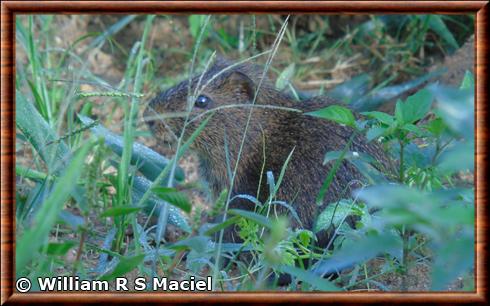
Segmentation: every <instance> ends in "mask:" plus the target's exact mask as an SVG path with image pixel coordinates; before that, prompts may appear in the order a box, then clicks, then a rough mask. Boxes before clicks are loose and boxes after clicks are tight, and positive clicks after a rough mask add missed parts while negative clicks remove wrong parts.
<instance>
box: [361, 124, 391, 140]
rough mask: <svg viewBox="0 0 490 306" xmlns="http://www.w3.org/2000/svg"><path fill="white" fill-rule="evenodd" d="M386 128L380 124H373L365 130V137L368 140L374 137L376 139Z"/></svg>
mask: <svg viewBox="0 0 490 306" xmlns="http://www.w3.org/2000/svg"><path fill="white" fill-rule="evenodd" d="M386 130H387V128H384V127H380V126H373V127H371V128H369V129H368V130H367V132H366V139H367V140H368V141H372V140H374V139H377V138H378V137H380V136H382V135H383V134H384V133H385V132H386Z"/></svg>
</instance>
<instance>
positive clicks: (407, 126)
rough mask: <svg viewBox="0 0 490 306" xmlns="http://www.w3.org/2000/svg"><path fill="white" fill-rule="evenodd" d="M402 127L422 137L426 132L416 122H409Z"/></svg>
mask: <svg viewBox="0 0 490 306" xmlns="http://www.w3.org/2000/svg"><path fill="white" fill-rule="evenodd" d="M402 129H403V130H405V131H408V132H410V133H413V134H415V135H416V136H417V137H421V136H423V135H424V132H423V131H422V130H421V129H420V128H419V127H418V126H416V125H415V124H411V123H407V124H405V125H403V126H402Z"/></svg>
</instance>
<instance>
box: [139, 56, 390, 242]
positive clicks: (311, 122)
mask: <svg viewBox="0 0 490 306" xmlns="http://www.w3.org/2000/svg"><path fill="white" fill-rule="evenodd" d="M232 64H233V62H231V61H228V60H226V59H223V58H218V59H217V60H216V61H215V63H214V65H213V66H212V67H210V68H209V69H208V70H207V71H206V72H204V74H203V75H197V76H194V77H193V78H192V79H191V81H190V82H191V92H192V91H193V90H194V89H195V88H196V86H197V84H198V83H199V82H200V84H201V86H202V85H204V84H206V83H208V82H209V81H210V80H211V79H212V78H214V79H213V80H211V81H210V82H209V85H208V86H206V88H204V89H203V90H202V92H201V93H200V94H199V95H198V96H197V98H196V100H195V101H191V102H192V104H194V105H192V110H191V112H190V115H189V118H190V119H192V118H196V116H199V115H201V114H202V113H203V112H206V111H209V110H211V109H214V108H217V107H221V106H227V105H233V104H238V105H241V106H245V105H250V104H251V103H252V101H253V99H254V94H255V90H256V89H257V86H258V84H259V80H260V79H261V77H262V75H263V69H264V68H263V67H260V66H257V65H253V64H249V63H245V64H239V65H236V66H233V67H231V68H230V66H231V65H232ZM223 69H227V70H226V71H224V72H222V73H221V74H220V75H218V76H217V74H218V73H219V72H220V71H222V70H223ZM199 80H201V81H199ZM188 84H189V81H187V80H186V81H183V82H181V83H180V84H178V85H176V86H174V87H172V88H170V89H168V90H166V91H164V92H162V93H160V94H158V95H157V96H156V97H155V98H153V99H152V100H151V101H150V102H149V104H148V106H147V107H146V109H145V111H144V116H145V118H153V120H152V119H150V120H147V121H149V126H150V129H151V130H152V131H153V133H154V135H155V136H156V138H157V140H159V141H165V140H168V138H167V137H168V130H167V129H170V130H171V132H172V133H174V134H175V135H180V132H181V129H182V127H183V124H184V120H185V119H184V118H182V117H178V118H175V117H174V118H166V119H155V118H156V117H158V116H159V115H162V114H168V113H182V112H185V110H186V105H187V96H188V93H189V89H188ZM332 104H340V103H337V102H336V101H334V100H332V99H331V98H328V97H315V98H310V99H308V100H306V101H301V102H298V101H295V99H294V98H293V97H291V96H289V95H287V94H285V93H282V92H280V91H278V90H277V89H275V87H274V85H273V84H272V83H271V82H270V81H269V80H268V79H264V81H263V82H262V84H261V86H260V89H259V91H258V94H257V98H256V101H255V105H257V106H260V105H262V106H264V105H273V106H280V107H287V108H294V109H298V110H300V111H301V112H292V111H288V110H282V109H270V108H252V115H251V119H250V123H249V126H248V133H247V138H246V140H245V143H244V147H243V153H242V155H241V159H240V162H239V164H238V168H237V172H236V178H235V182H234V185H233V190H232V196H233V195H237V194H247V195H252V196H257V194H258V195H259V196H258V199H259V200H260V201H265V200H266V199H267V197H268V190H269V189H268V186H267V185H266V182H267V179H266V172H267V171H272V172H273V174H274V177H275V179H276V181H277V178H278V176H279V173H280V171H281V169H282V167H283V165H284V163H285V162H286V159H287V157H288V155H289V154H290V153H291V152H292V150H293V149H294V152H293V153H292V157H291V159H290V161H289V164H288V166H287V169H286V172H285V175H284V178H283V181H282V184H281V186H280V188H279V190H278V193H277V197H276V198H277V199H278V200H281V201H286V202H287V203H289V204H290V205H292V206H293V207H294V209H295V210H296V212H297V215H298V216H299V219H300V222H301V224H299V222H298V221H297V220H295V219H294V218H291V217H290V216H291V215H290V214H289V211H288V209H287V208H285V207H283V206H280V205H276V206H275V207H276V209H277V212H280V213H281V214H285V215H288V216H289V217H290V218H289V220H290V221H291V225H292V226H293V227H300V226H302V227H303V228H306V229H310V230H311V229H312V228H313V225H314V221H315V219H316V218H317V217H318V215H319V214H320V212H321V211H322V210H323V209H324V207H325V206H326V205H328V204H329V203H332V202H335V201H337V200H339V199H340V198H342V197H344V198H346V197H349V196H350V191H351V190H353V189H354V188H357V187H359V185H358V184H353V183H355V182H358V181H364V179H363V177H362V175H361V174H360V173H359V171H358V170H357V169H356V168H355V167H354V166H353V165H352V164H351V163H349V162H347V161H343V162H342V163H341V166H340V167H339V169H338V171H337V173H336V175H335V177H334V179H333V181H332V183H331V185H330V187H329V190H328V192H327V193H326V196H325V199H324V201H323V203H324V204H323V205H322V206H318V205H317V204H316V203H315V198H316V196H317V195H318V192H319V190H320V187H321V185H322V183H323V182H324V180H325V178H326V177H327V174H328V171H329V170H330V168H331V167H332V165H333V162H330V163H328V164H327V165H323V160H324V156H325V153H327V152H329V151H341V150H343V149H344V146H345V145H346V144H347V142H348V139H349V138H350V137H351V135H352V134H353V132H354V131H353V129H352V128H350V127H347V126H342V125H339V124H336V123H334V122H332V121H327V120H325V119H320V118H315V117H312V116H308V115H305V114H304V113H306V112H309V111H314V110H318V109H321V108H324V107H327V106H329V105H332ZM249 112H250V108H249V107H230V108H222V109H220V110H217V111H216V112H214V114H213V116H212V118H211V119H210V121H209V122H208V123H207V126H206V127H205V128H204V130H203V131H202V132H201V133H200V135H199V136H198V137H197V138H196V139H195V141H194V142H193V144H192V145H191V148H192V149H193V150H194V151H195V152H197V155H198V158H199V163H200V165H199V168H200V172H201V175H202V177H203V178H204V179H205V180H206V181H207V182H208V183H209V186H210V189H211V192H212V193H213V195H214V196H215V197H217V196H218V195H219V194H220V193H221V192H222V190H224V189H225V188H228V187H229V183H230V179H229V177H228V170H227V166H226V165H227V163H226V160H227V157H226V154H225V152H226V151H225V136H226V143H227V147H228V151H229V160H230V165H231V166H230V167H231V170H232V171H233V169H234V166H235V163H236V158H237V155H238V151H239V148H240V144H241V141H242V136H243V131H244V128H245V125H246V122H247V118H248V115H249ZM204 117H206V116H200V118H199V120H194V121H192V123H190V124H189V125H188V127H187V128H186V131H185V136H186V137H189V135H191V133H192V132H193V131H194V130H195V129H196V128H197V127H198V126H199V124H200V123H201V122H202V120H203V119H204ZM264 145H265V146H264ZM349 150H350V151H354V152H363V153H368V154H369V155H371V156H372V157H373V158H374V159H375V160H377V161H378V162H379V165H381V166H385V167H386V168H389V167H391V165H392V161H391V159H390V158H389V157H388V155H387V154H386V153H385V151H384V150H383V148H382V147H381V146H380V145H379V144H378V143H376V142H374V141H373V142H368V141H367V140H366V138H365V137H364V136H363V135H360V134H359V135H357V136H356V137H354V140H353V141H352V144H351V146H350V148H349ZM264 161H265V164H264ZM261 175H262V177H261ZM259 182H261V184H260V188H259ZM258 190H259V192H258ZM230 208H240V209H245V210H252V209H253V208H254V205H253V203H251V202H250V201H247V200H243V199H235V200H233V201H232V202H231V203H230ZM319 239H320V245H325V244H326V241H323V242H322V240H325V239H326V237H319ZM225 240H226V241H237V235H236V232H234V231H233V230H228V231H227V232H226V235H225Z"/></svg>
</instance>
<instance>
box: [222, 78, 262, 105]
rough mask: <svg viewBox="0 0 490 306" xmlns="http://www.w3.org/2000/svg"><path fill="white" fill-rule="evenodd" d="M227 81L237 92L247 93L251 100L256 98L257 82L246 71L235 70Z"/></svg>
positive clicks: (227, 84) (228, 85)
mask: <svg viewBox="0 0 490 306" xmlns="http://www.w3.org/2000/svg"><path fill="white" fill-rule="evenodd" d="M225 83H226V86H227V87H231V88H233V90H234V91H235V92H238V93H242V94H246V95H247V97H248V99H249V101H252V99H253V98H254V95H255V83H254V81H253V80H252V79H251V78H249V77H248V76H247V75H246V74H245V73H243V72H240V71H233V72H231V73H230V74H229V75H228V76H227V78H226V80H225Z"/></svg>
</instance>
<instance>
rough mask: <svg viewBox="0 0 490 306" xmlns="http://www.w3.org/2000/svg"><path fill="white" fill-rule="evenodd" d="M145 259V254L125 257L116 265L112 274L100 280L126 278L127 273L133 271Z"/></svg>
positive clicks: (103, 276)
mask: <svg viewBox="0 0 490 306" xmlns="http://www.w3.org/2000/svg"><path fill="white" fill-rule="evenodd" d="M143 259H145V254H141V255H136V256H133V257H123V258H122V259H121V261H119V263H118V264H117V265H116V267H115V268H114V270H113V271H112V272H108V273H106V274H104V275H102V277H100V280H106V281H111V280H113V279H115V278H116V277H120V276H124V275H125V274H126V273H128V272H131V271H133V270H134V269H135V268H136V267H137V266H138V265H139V264H140V263H141V262H143Z"/></svg>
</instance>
